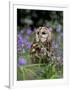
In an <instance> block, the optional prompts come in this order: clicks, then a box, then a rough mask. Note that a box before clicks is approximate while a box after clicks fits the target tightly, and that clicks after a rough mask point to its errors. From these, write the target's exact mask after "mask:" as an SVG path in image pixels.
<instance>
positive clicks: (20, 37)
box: [18, 35, 23, 45]
mask: <svg viewBox="0 0 71 90" xmlns="http://www.w3.org/2000/svg"><path fill="white" fill-rule="evenodd" d="M22 43H23V38H22V36H21V35H18V44H20V45H21V44H22Z"/></svg>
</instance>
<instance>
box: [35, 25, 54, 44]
mask: <svg viewBox="0 0 71 90" xmlns="http://www.w3.org/2000/svg"><path fill="white" fill-rule="evenodd" d="M51 39H52V35H51V30H50V29H49V28H47V27H39V28H38V29H37V30H36V41H37V42H39V41H41V42H42V43H44V42H46V41H48V42H49V41H51Z"/></svg>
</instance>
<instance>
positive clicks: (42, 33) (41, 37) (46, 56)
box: [30, 27, 52, 63]
mask: <svg viewBox="0 0 71 90" xmlns="http://www.w3.org/2000/svg"><path fill="white" fill-rule="evenodd" d="M30 55H31V61H32V63H48V62H49V60H50V59H51V55H52V29H50V28H48V27H39V28H37V29H36V31H35V39H34V41H33V43H32V45H31V49H30Z"/></svg>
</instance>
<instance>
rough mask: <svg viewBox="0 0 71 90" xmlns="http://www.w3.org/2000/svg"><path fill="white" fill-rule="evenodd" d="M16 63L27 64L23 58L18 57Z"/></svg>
mask: <svg viewBox="0 0 71 90" xmlns="http://www.w3.org/2000/svg"><path fill="white" fill-rule="evenodd" d="M18 64H19V65H25V64H27V62H26V60H25V59H24V58H19V61H18Z"/></svg>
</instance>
